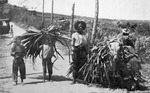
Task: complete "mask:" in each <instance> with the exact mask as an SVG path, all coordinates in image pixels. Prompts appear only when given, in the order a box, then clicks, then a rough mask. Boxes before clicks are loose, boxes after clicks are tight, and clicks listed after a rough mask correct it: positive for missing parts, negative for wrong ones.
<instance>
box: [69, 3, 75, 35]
mask: <svg viewBox="0 0 150 93" xmlns="http://www.w3.org/2000/svg"><path fill="white" fill-rule="evenodd" d="M74 10H75V3H73V5H72V14H71V24H70V36H71V35H72V32H73V22H74Z"/></svg>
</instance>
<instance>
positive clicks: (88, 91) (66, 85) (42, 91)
mask: <svg viewBox="0 0 150 93" xmlns="http://www.w3.org/2000/svg"><path fill="white" fill-rule="evenodd" d="M13 25H14V27H13V30H14V35H15V36H16V35H20V34H22V33H24V32H25V30H24V29H22V28H20V27H18V26H16V25H15V24H13ZM10 40H11V38H4V39H0V93H127V91H126V90H121V89H116V90H112V89H108V88H96V87H89V86H87V85H83V84H79V83H78V84H74V85H71V84H70V83H71V79H70V78H71V77H66V74H67V70H68V68H69V58H68V56H67V55H65V52H64V51H62V50H65V49H64V48H63V49H62V47H61V46H60V45H59V46H58V48H59V51H60V52H61V54H62V55H63V57H64V59H65V60H62V59H61V58H59V59H58V60H57V61H56V62H55V64H54V66H55V67H56V68H57V69H56V68H53V70H54V71H53V76H52V80H51V81H50V82H48V81H46V82H45V83H43V82H42V79H43V76H42V64H41V59H40V58H37V62H36V64H35V65H34V67H33V65H32V64H31V62H30V60H27V59H26V60H25V64H26V70H27V78H26V79H25V81H24V82H25V85H24V86H22V85H21V84H20V80H19V85H17V86H13V84H12V78H11V68H12V57H11V56H10V54H9V53H10V46H7V44H8V43H10ZM33 68H34V69H33ZM137 93H138V91H137ZM139 93H143V92H139ZM146 93H148V92H146Z"/></svg>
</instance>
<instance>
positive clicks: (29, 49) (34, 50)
mask: <svg viewBox="0 0 150 93" xmlns="http://www.w3.org/2000/svg"><path fill="white" fill-rule="evenodd" d="M46 40H48V41H49V46H51V47H52V48H53V50H54V53H55V54H56V55H54V54H53V55H52V56H55V58H56V57H58V55H59V56H61V54H60V53H59V52H58V51H57V48H56V42H60V43H61V44H62V45H63V46H66V47H68V44H67V38H66V37H64V35H62V34H60V31H59V29H58V28H56V27H55V26H49V27H47V28H44V29H42V30H41V31H38V30H36V31H34V30H32V29H30V30H27V32H26V33H25V34H23V35H22V43H23V44H24V46H25V49H26V57H29V58H31V59H32V60H33V62H35V59H36V57H37V56H40V52H41V51H42V45H43V44H45V41H46ZM68 48H69V47H68ZM61 57H62V56H61ZM62 58H63V57H62Z"/></svg>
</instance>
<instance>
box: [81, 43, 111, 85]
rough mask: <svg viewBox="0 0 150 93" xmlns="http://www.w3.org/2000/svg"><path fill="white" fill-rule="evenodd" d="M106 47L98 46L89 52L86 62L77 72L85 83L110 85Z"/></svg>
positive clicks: (108, 56) (109, 66)
mask: <svg viewBox="0 0 150 93" xmlns="http://www.w3.org/2000/svg"><path fill="white" fill-rule="evenodd" d="M109 59H110V54H109V49H108V47H107V45H102V44H98V45H96V46H93V47H92V48H91V50H90V54H89V58H88V61H87V62H86V63H85V64H84V65H83V66H82V68H81V69H80V70H79V73H82V74H80V75H81V76H82V77H83V78H82V79H83V81H84V82H86V83H93V84H102V83H103V84H104V83H105V84H106V85H108V84H109V83H110V80H109V75H110V74H109V71H110V69H111V61H110V60H109Z"/></svg>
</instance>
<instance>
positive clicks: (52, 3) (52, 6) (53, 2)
mask: <svg viewBox="0 0 150 93" xmlns="http://www.w3.org/2000/svg"><path fill="white" fill-rule="evenodd" d="M53 6H54V0H52V9H51V23H52V24H53V21H54V20H53V8H54V7H53Z"/></svg>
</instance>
